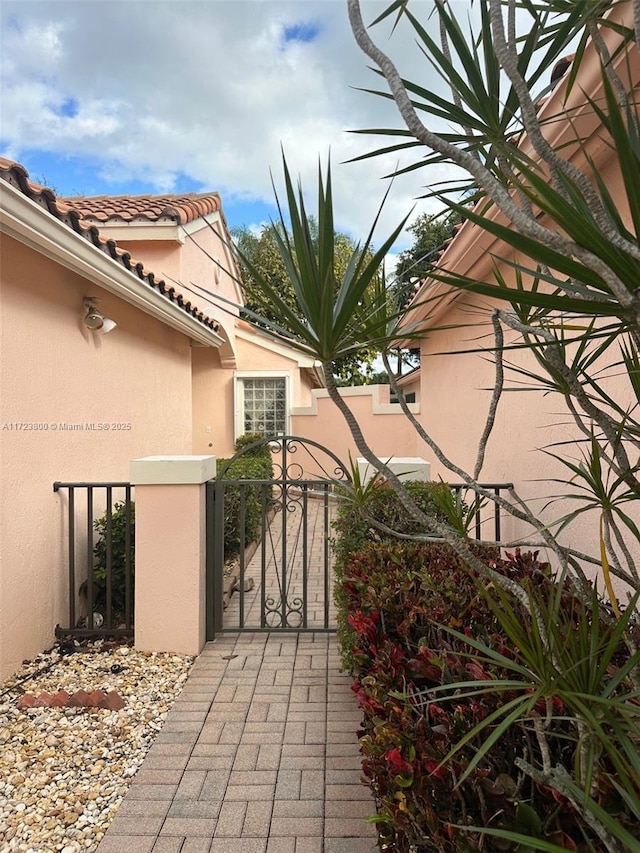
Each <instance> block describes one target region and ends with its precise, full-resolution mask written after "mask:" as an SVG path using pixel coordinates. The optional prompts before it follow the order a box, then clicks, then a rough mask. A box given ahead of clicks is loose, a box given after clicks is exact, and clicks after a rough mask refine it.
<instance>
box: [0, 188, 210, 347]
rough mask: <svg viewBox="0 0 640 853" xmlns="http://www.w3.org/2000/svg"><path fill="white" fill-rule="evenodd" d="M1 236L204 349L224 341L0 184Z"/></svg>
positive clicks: (24, 197)
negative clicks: (65, 269)
mask: <svg viewBox="0 0 640 853" xmlns="http://www.w3.org/2000/svg"><path fill="white" fill-rule="evenodd" d="M1 190H2V204H1V205H0V231H2V233H4V234H7V235H8V236H10V237H13V238H14V239H16V240H18V241H19V242H21V243H23V244H25V245H27V246H30V247H31V248H33V249H35V250H36V251H38V252H39V253H40V254H42V255H44V256H45V257H48V258H50V259H52V260H54V261H56V263H59V264H61V265H62V266H64V267H66V268H67V269H70V270H72V271H73V272H75V273H77V274H78V275H81V276H82V277H83V278H86V279H88V280H89V281H90V282H92V283H93V284H96V285H98V286H100V287H102V288H103V289H104V290H106V291H108V292H109V293H113V294H114V295H115V296H118V297H120V298H121V299H123V300H124V301H125V302H128V303H129V304H130V305H134V306H135V307H136V308H138V309H140V310H141V311H144V312H145V313H146V314H149V315H150V316H152V317H155V318H156V319H158V320H160V321H161V322H162V323H165V324H166V325H168V326H171V327H172V328H174V329H176V330H177V331H179V332H182V333H183V334H184V335H186V336H187V337H189V338H191V340H192V341H194V342H196V343H198V344H202V345H204V346H212V347H220V346H222V344H223V339H222V338H221V337H220V335H218V334H216V333H215V332H214V331H213V330H212V329H208V328H207V327H206V326H204V325H203V324H202V323H200V322H199V321H198V320H197V319H196V318H195V317H192V316H191V315H189V314H187V313H186V312H185V311H183V310H182V308H180V307H179V306H178V305H174V304H173V303H172V302H170V301H169V300H168V299H166V298H165V297H164V296H162V295H161V294H160V293H159V292H158V291H156V290H153V289H152V288H151V287H150V286H149V285H147V284H145V282H143V281H142V280H141V279H140V278H139V277H138V276H137V275H135V273H133V272H129V271H128V270H126V269H125V268H124V267H123V266H122V265H121V264H119V263H118V262H117V261H115V260H114V259H113V258H111V257H109V256H108V255H106V254H105V253H104V252H102V251H100V249H98V248H97V247H96V246H93V245H92V244H91V243H89V242H88V241H87V240H86V239H85V238H84V237H83V236H82V235H80V234H76V233H75V232H74V231H72V230H71V229H70V228H69V227H68V226H67V225H66V224H65V223H64V222H61V221H60V220H58V219H56V218H55V217H53V216H51V214H50V213H49V212H48V211H47V210H45V209H44V208H42V207H40V205H38V204H36V203H35V202H34V201H32V200H31V199H29V198H27V196H25V195H24V194H23V193H22V192H21V191H20V190H19V189H16V188H15V187H13V186H11V185H10V184H8V183H3V185H2V187H1Z"/></svg>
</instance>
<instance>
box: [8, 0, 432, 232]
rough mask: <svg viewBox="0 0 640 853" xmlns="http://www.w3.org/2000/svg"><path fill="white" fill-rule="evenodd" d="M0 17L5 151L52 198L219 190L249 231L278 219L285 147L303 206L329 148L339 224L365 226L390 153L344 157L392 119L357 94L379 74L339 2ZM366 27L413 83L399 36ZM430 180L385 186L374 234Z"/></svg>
mask: <svg viewBox="0 0 640 853" xmlns="http://www.w3.org/2000/svg"><path fill="white" fill-rule="evenodd" d="M383 5H384V4H382V5H381V4H380V3H379V2H366V0H365V2H363V9H364V12H365V16H366V17H368V19H372V18H373V17H375V15H376V14H377V13H378V12H379V11H380V9H381V8H382V6H383ZM0 14H1V15H2V43H1V45H0V47H1V48H2V50H1V54H2V66H1V67H2V78H1V80H0V109H1V111H2V116H3V119H2V124H1V125H0V153H2V155H3V156H6V157H9V158H11V159H15V160H17V161H19V162H21V163H22V164H23V165H25V166H26V168H27V169H28V171H29V173H30V176H31V177H32V179H34V180H37V181H40V182H43V183H45V184H46V185H47V186H50V187H52V188H53V189H54V190H55V191H56V192H57V193H58V194H60V195H76V194H80V195H97V194H110V195H118V194H142V193H152V194H154V193H167V192H169V193H186V192H192V191H193V192H201V191H208V190H217V191H218V192H220V194H221V196H222V201H223V208H224V211H225V214H226V216H227V220H228V221H229V224H230V225H231V226H232V227H234V226H240V225H245V226H248V227H252V228H258V227H259V226H260V224H261V223H264V222H266V221H268V220H269V219H270V218H271V217H273V216H275V215H276V211H275V207H274V204H273V190H272V186H271V170H273V174H274V176H275V180H276V184H278V185H279V181H280V175H281V168H280V162H281V153H280V151H281V146H282V147H283V148H284V150H285V152H286V155H287V159H288V161H289V164H290V167H291V170H292V172H293V173H294V174H299V175H300V176H301V179H302V181H303V185H304V187H305V189H306V190H307V193H308V198H309V200H310V208H311V210H313V196H314V193H315V186H316V175H317V168H318V161H319V159H320V160H321V161H322V162H323V163H324V162H326V159H327V155H328V152H329V151H331V156H332V164H333V173H334V174H333V177H334V189H335V206H336V220H337V226H338V227H339V228H340V229H341V230H344V231H346V232H347V233H349V234H350V235H351V236H352V237H354V238H356V239H361V238H363V237H365V236H366V234H367V231H368V229H369V226H370V224H371V221H372V219H373V216H374V214H375V211H376V209H377V207H378V205H379V203H380V200H381V198H382V195H383V193H384V191H385V189H386V186H387V184H386V181H385V180H384V179H383V176H384V175H386V174H388V172H389V171H390V170H391V169H392V168H393V167H394V165H395V163H396V161H397V157H396V155H390V156H386V157H378V158H375V159H371V160H366V161H363V162H360V163H356V164H345V161H347V160H349V159H351V158H353V157H357V156H359V155H361V154H363V153H365V152H366V151H367V150H371V149H372V148H375V147H381V146H382V145H384V144H386V140H384V139H382V138H380V137H367V136H362V135H355V134H350V133H349V132H348V131H349V130H350V129H361V128H365V127H385V126H390V127H399V126H400V124H401V123H400V118H399V116H398V114H397V111H396V110H395V108H394V107H393V105H390V104H389V103H388V102H387V101H385V100H383V99H381V98H376V97H373V96H371V95H367V94H364V93H363V92H360V91H357V88H358V87H365V86H369V87H375V86H376V85H378V83H377V81H376V78H374V77H373V75H372V74H371V72H370V71H369V70H368V69H367V64H368V60H367V59H366V57H365V56H364V55H363V54H362V53H361V52H360V50H359V48H358V47H357V45H356V44H355V41H354V39H353V36H352V34H351V32H350V29H349V24H348V19H347V12H346V4H345V3H343V2H341V0H297V2H280V1H279V0H233V2H228V0H129V2H124V0H106V2H102V0H101V2H94V1H93V0H84V2H77V0H76V1H75V2H74V0H41V2H40V0H27V1H26V2H25V0H19V2H16V0H3V3H2V4H1V6H0ZM376 33H377V35H378V36H379V38H380V40H381V41H382V43H383V44H384V46H385V49H390V47H393V48H394V49H395V50H396V52H397V54H398V56H399V57H400V58H401V59H402V61H403V63H404V67H403V72H404V71H406V73H407V74H408V75H411V73H413V74H414V76H417V77H420V75H422V82H423V83H424V82H425V78H424V75H425V73H428V72H427V71H426V69H425V64H424V63H423V62H422V61H421V60H420V57H419V55H418V53H417V51H416V50H415V49H414V50H413V53H412V52H411V50H410V49H409V45H411V44H412V39H411V38H410V34H408V33H406V32H404V33H403V32H402V31H401V28H400V29H399V31H398V32H397V33H395V34H394V36H393V38H392V39H391V40H390V41H389V40H388V36H389V27H388V26H387V27H386V29H385V28H382V29H380V31H379V32H378V31H376ZM442 177H443V174H437V173H434V174H432V175H430V176H429V179H430V180H433V181H437V180H440V179H441V178H442ZM426 180H427V176H424V175H423V174H422V173H421V172H418V173H416V172H414V173H412V174H411V175H410V176H409V177H407V178H405V179H402V180H398V181H397V182H396V184H395V185H394V188H393V191H392V194H391V197H390V200H389V202H388V204H387V206H386V211H385V214H384V216H383V219H382V227H381V230H380V238H381V239H382V237H384V234H385V233H387V232H388V231H390V230H391V229H392V228H393V227H394V226H395V225H396V224H397V223H398V222H399V221H400V220H401V219H402V218H403V217H404V216H405V215H406V214H407V212H408V211H409V210H410V209H411V208H412V206H413V205H414V204H416V202H415V198H416V196H419V195H420V194H421V193H422V192H424V184H425V182H426ZM425 209H427V210H428V209H430V208H428V207H427V206H426V205H425V203H424V202H418V203H417V206H416V208H415V212H414V215H415V214H416V213H418V212H420V211H422V210H425ZM431 209H433V208H431ZM409 242H410V239H409V237H408V236H406V234H405V236H403V238H402V239H401V240H400V241H399V242H398V244H397V247H396V248H397V249H401V248H403V247H404V246H406V245H407V244H408V243H409Z"/></svg>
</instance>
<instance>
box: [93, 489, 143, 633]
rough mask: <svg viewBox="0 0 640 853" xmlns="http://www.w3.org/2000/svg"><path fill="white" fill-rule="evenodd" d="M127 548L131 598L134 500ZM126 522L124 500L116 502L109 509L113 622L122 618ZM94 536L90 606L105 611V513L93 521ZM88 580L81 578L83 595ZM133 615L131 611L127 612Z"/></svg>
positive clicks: (133, 562)
mask: <svg viewBox="0 0 640 853" xmlns="http://www.w3.org/2000/svg"><path fill="white" fill-rule="evenodd" d="M130 524H131V529H130V551H131V602H132V604H133V601H134V598H133V593H134V568H135V504H134V503H133V501H132V502H131V510H130ZM126 526H127V512H126V504H125V502H124V501H118V502H116V504H115V506H114V508H113V511H112V513H111V621H112V624H114V625H117V624H118V623H119V622H121V621H123V620H124V618H125V606H126V578H125V568H126ZM93 528H94V530H95V531H96V533H98V539H97V541H96V543H95V545H94V548H93V556H94V565H93V610H94V612H96V613H101V614H102V615H103V616H106V615H107V513H106V512H105V514H104V515H103V516H101V517H100V518H96V519H95V520H94V522H93ZM87 593H88V584H87V581H86V580H85V581H83V583H82V584H81V586H80V594H81V595H83V596H85V597H86V596H87ZM131 616H132V618H133V612H132V614H131Z"/></svg>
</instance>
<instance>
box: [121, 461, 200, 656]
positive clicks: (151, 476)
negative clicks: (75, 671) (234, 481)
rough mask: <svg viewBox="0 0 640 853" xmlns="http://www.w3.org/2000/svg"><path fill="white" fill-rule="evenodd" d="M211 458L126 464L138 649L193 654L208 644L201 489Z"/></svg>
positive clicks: (136, 643) (136, 642)
mask: <svg viewBox="0 0 640 853" xmlns="http://www.w3.org/2000/svg"><path fill="white" fill-rule="evenodd" d="M215 468H216V457H215V456H147V457H145V458H143V459H134V460H133V461H132V462H131V482H132V483H133V484H134V485H135V487H136V490H135V494H136V590H135V645H136V648H137V649H140V650H142V651H149V652H152V651H158V652H160V651H162V652H176V653H180V654H188V655H195V654H198V653H199V652H200V651H201V650H202V647H203V646H204V643H205V625H206V589H205V587H206V579H205V552H206V524H205V488H206V487H205V483H206V481H207V480H210V479H211V478H212V477H213V476H215Z"/></svg>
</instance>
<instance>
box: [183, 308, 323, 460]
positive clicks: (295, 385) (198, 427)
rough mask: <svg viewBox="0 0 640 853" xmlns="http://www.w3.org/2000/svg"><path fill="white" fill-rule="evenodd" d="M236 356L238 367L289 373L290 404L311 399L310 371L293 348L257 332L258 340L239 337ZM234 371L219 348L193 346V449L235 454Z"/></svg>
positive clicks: (248, 370) (248, 369)
mask: <svg viewBox="0 0 640 853" xmlns="http://www.w3.org/2000/svg"><path fill="white" fill-rule="evenodd" d="M245 325H246V324H245ZM236 357H237V370H239V371H242V372H249V373H251V374H253V375H255V376H259V375H260V374H261V372H264V371H268V372H282V373H285V374H287V375H288V376H289V380H290V389H291V400H290V405H291V406H293V407H295V406H306V405H308V404H309V403H310V401H311V384H312V383H311V379H310V377H309V375H308V373H307V371H306V370H303V369H301V368H300V365H299V363H298V361H297V360H296V356H295V353H293V351H292V352H291V355H290V356H287V355H283V354H282V353H280V352H276V351H274V350H273V349H272V348H270V347H269V342H268V340H267V339H266V338H265V337H264V336H262V335H258V336H257V337H256V341H255V342H254V341H250V340H245V339H244V338H242V337H236ZM235 375H236V369H231V368H223V367H222V366H221V364H220V356H219V354H218V352H216V351H213V350H207V349H202V348H197V347H196V348H194V350H193V452H194V453H214V454H215V455H216V456H231V455H232V454H233V445H234V441H235V436H234V415H235V413H234V377H235ZM292 422H293V419H292Z"/></svg>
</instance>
